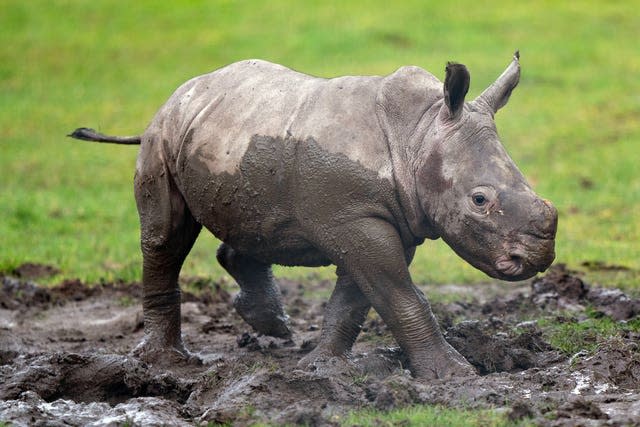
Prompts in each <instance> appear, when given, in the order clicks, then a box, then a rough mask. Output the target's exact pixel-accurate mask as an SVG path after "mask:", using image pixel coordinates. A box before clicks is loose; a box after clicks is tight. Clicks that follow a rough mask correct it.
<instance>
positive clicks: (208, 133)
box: [71, 52, 557, 378]
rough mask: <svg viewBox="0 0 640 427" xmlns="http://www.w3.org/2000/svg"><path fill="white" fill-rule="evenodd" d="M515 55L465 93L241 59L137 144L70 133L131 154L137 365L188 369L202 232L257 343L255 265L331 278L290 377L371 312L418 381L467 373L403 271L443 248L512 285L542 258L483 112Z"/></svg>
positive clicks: (261, 326) (461, 69)
mask: <svg viewBox="0 0 640 427" xmlns="http://www.w3.org/2000/svg"><path fill="white" fill-rule="evenodd" d="M519 76H520V65H519V55H518V53H517V52H516V55H515V56H514V58H513V61H512V62H511V63H510V65H509V66H508V67H507V69H506V70H505V71H504V73H503V74H502V75H501V76H500V77H499V78H498V79H497V80H496V81H495V82H494V83H493V84H492V85H491V86H490V87H489V88H487V89H486V90H485V91H484V92H483V93H482V94H481V95H480V96H479V97H477V98H476V99H475V100H473V101H471V102H465V95H466V93H467V90H468V88H469V81H470V77H469V73H468V71H467V69H466V67H465V66H464V65H461V64H453V63H449V64H448V65H447V67H446V78H445V81H444V85H443V84H442V83H441V82H440V81H439V80H438V79H437V78H435V77H434V76H433V75H431V74H430V73H428V72H426V71H424V70H422V69H421V68H418V67H402V68H400V69H399V70H397V71H396V72H394V73H393V74H391V75H388V76H386V77H379V76H359V77H354V76H346V77H338V78H332V79H323V78H317V77H312V76H308V75H305V74H302V73H298V72H296V71H293V70H290V69H288V68H285V67H283V66H280V65H276V64H271V63H268V62H264V61H258V60H250V61H242V62H238V63H235V64H231V65H229V66H226V67H224V68H221V69H219V70H216V71H214V72H212V73H210V74H206V75H203V76H200V77H196V78H194V79H191V80H189V81H188V82H186V83H184V84H183V85H182V86H181V87H180V88H178V89H177V91H176V92H175V93H174V94H173V95H172V96H171V97H170V98H169V100H168V101H167V103H166V104H164V106H162V108H161V109H160V111H159V112H158V113H157V114H156V116H155V117H154V119H153V121H152V122H151V124H150V125H149V127H148V128H147V129H146V131H145V132H144V134H143V135H141V136H134V137H113V136H106V135H102V134H99V133H97V132H95V131H93V130H90V129H86V128H80V129H78V130H76V131H75V132H74V133H73V134H72V135H71V136H73V137H75V138H78V139H85V140H91V141H102V142H112V143H122V144H141V147H140V153H139V156H138V160H137V164H136V174H135V180H134V181H135V198H136V203H137V207H138V212H139V215H140V225H141V247H142V254H143V277H142V281H143V288H144V299H143V309H144V323H145V338H144V340H143V342H142V343H141V344H140V345H139V346H138V347H137V349H136V353H137V354H138V355H139V356H140V357H143V358H145V359H146V360H150V361H162V360H165V361H166V360H175V359H176V358H178V359H188V358H190V357H192V356H191V354H190V353H189V352H188V351H187V350H186V349H185V347H184V345H183V343H182V339H181V332H180V290H179V287H178V275H179V272H180V269H181V266H182V263H183V261H184V259H185V257H186V256H187V254H188V253H189V251H190V249H191V247H192V245H193V243H194V241H195V240H196V237H197V236H198V233H199V232H200V230H201V228H202V226H204V227H206V228H207V229H208V230H209V231H211V232H212V233H213V234H214V235H215V236H216V237H217V238H218V239H220V240H221V241H222V242H223V243H222V244H221V246H220V248H219V250H218V254H217V258H218V261H219V262H220V264H221V265H222V266H223V267H224V268H225V269H226V270H227V271H228V272H229V274H230V275H231V276H233V277H234V279H235V280H236V281H237V282H238V285H239V286H240V293H239V295H238V297H237V298H236V299H235V301H234V306H235V308H236V310H237V311H238V313H239V314H240V315H241V316H242V317H243V318H244V319H245V320H246V321H247V322H248V323H249V324H250V325H251V326H253V327H254V328H255V329H256V330H257V331H258V332H261V333H263V334H268V335H273V336H276V337H289V336H290V335H291V331H290V329H289V325H288V323H287V316H286V314H285V311H284V309H283V306H282V302H281V300H280V296H279V295H280V294H279V289H278V287H277V285H276V282H275V281H274V278H273V275H272V272H271V265H272V264H280V265H287V266H321V265H329V264H333V265H335V266H336V271H337V276H338V279H337V283H336V287H335V289H334V291H333V294H332V295H331V298H330V300H329V303H328V305H327V308H326V313H325V318H324V323H323V327H322V332H321V338H320V342H319V344H318V346H317V347H316V348H315V350H314V351H313V352H312V353H310V354H309V355H307V356H306V357H305V358H304V359H303V360H302V361H301V364H302V365H303V366H306V365H309V364H310V363H313V362H314V361H316V360H322V359H323V358H326V357H332V356H347V355H348V353H349V351H350V349H351V347H352V345H353V343H354V341H355V339H356V337H357V335H358V333H359V332H360V329H361V325H362V323H363V321H364V319H365V316H366V315H367V312H368V311H369V309H370V308H371V307H373V308H374V309H375V310H376V311H377V312H378V313H379V314H380V316H381V317H382V318H383V319H384V321H385V322H386V324H387V325H388V326H389V328H390V329H391V331H392V332H393V335H394V337H395V339H396V340H397V342H398V344H399V345H400V346H401V347H402V348H403V349H404V351H405V352H406V353H407V354H408V356H409V360H410V364H411V366H410V368H411V371H412V372H413V374H414V375H415V376H417V377H424V378H443V377H449V376H452V375H470V374H472V373H473V372H474V371H473V368H472V367H471V365H469V363H468V362H467V361H466V360H465V359H464V358H463V357H462V356H461V355H460V354H459V353H458V352H457V351H455V350H454V349H453V348H452V347H451V346H450V345H449V344H448V343H447V342H446V341H445V339H444V337H443V335H442V333H441V332H440V329H439V327H438V324H437V323H436V320H435V318H434V316H433V314H432V311H431V308H430V306H429V303H428V301H427V299H426V298H425V296H424V295H423V293H422V292H421V291H420V290H419V289H418V288H416V286H414V284H413V283H412V280H411V276H410V274H409V269H408V266H409V264H410V263H411V260H412V258H413V254H414V252H415V248H416V246H417V245H419V244H421V243H422V242H423V241H424V240H425V239H437V238H440V237H441V238H443V239H444V241H445V242H446V243H447V244H448V245H449V246H451V248H452V249H453V250H454V251H455V252H456V253H457V254H459V255H460V256H461V257H462V258H464V259H465V260H466V261H468V262H469V263H470V264H472V265H473V266H475V267H477V268H479V269H480V270H482V271H484V272H485V273H487V274H488V275H489V276H491V277H496V278H499V279H503V280H522V279H526V278H529V277H531V276H533V275H534V274H536V273H537V272H539V271H544V270H545V269H546V268H547V267H548V266H549V265H550V264H551V262H552V261H553V259H554V256H555V255H554V241H555V233H556V224H557V213H556V210H555V208H554V207H553V205H552V204H551V203H550V202H548V201H545V200H542V199H540V198H539V197H538V196H537V195H536V194H535V193H534V192H533V191H532V189H531V188H530V186H529V185H528V184H527V182H526V180H525V178H524V177H523V176H522V174H521V173H520V171H519V170H518V169H517V167H516V166H515V164H514V163H513V161H512V160H511V159H510V157H509V156H508V154H507V153H506V151H505V149H504V148H503V146H502V145H501V143H500V141H499V138H498V135H497V131H496V127H495V123H494V119H493V116H494V114H495V113H496V112H497V111H498V109H499V108H501V107H502V106H504V105H505V104H506V102H507V100H508V98H509V96H510V94H511V91H512V90H513V89H514V88H515V87H516V85H517V83H518V80H519Z"/></svg>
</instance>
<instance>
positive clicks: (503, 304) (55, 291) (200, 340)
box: [0, 266, 640, 426]
mask: <svg viewBox="0 0 640 427" xmlns="http://www.w3.org/2000/svg"><path fill="white" fill-rule="evenodd" d="M23 270H24V271H25V273H24V274H17V272H16V271H17V270H16V271H14V272H11V274H8V275H4V276H0V421H5V422H8V423H11V424H12V425H91V426H110V425H123V424H128V425H177V426H180V425H194V424H207V423H209V422H213V423H229V424H232V425H249V424H252V423H255V422H258V421H262V422H269V423H273V424H275V425H281V424H287V423H288V424H306V425H339V424H340V422H341V420H344V417H345V414H346V413H348V412H349V411H352V410H357V409H362V408H377V409H381V410H390V409H393V408H399V407H403V406H408V405H415V404H439V405H445V406H448V407H459V408H467V409H469V408H493V409H497V410H500V411H503V412H504V413H505V414H507V416H508V417H509V419H512V420H519V419H529V420H530V422H532V423H533V424H539V425H558V426H564V425H638V424H640V349H639V345H640V337H638V336H635V335H633V333H630V334H629V335H628V336H617V337H615V338H613V337H612V338H611V339H609V340H605V341H604V342H602V343H600V345H599V346H598V349H597V350H596V351H594V352H590V353H587V352H581V353H578V354H575V355H566V354H562V353H561V352H560V351H558V350H557V349H555V348H554V347H553V346H552V345H551V344H550V343H549V342H548V341H547V340H546V338H545V334H544V333H543V330H542V329H541V328H540V326H539V324H538V322H537V319H541V318H544V317H549V316H557V315H558V313H574V314H576V316H577V318H579V317H580V315H581V314H582V313H585V312H586V310H590V313H591V315H593V313H594V312H595V313H600V314H601V315H602V316H610V317H611V318H612V319H614V320H616V321H621V322H626V321H629V320H632V319H637V318H638V316H639V315H640V300H638V299H634V298H631V297H629V296H627V295H625V294H623V293H622V292H620V291H618V290H612V289H604V288H599V287H595V286H590V285H589V284H587V283H584V282H583V281H582V280H581V279H580V277H579V276H578V275H576V274H574V273H573V272H570V271H567V270H566V269H564V268H562V267H561V266H560V267H554V268H553V269H551V270H550V271H549V272H548V273H547V274H545V275H543V276H540V277H538V278H536V279H533V280H532V281H529V282H527V283H525V284H524V285H518V286H516V287H514V285H513V284H502V283H492V284H487V285H484V288H483V289H482V292H478V288H479V287H480V286H483V285H476V286H473V287H465V286H450V287H449V288H450V289H451V292H452V295H459V296H460V299H459V301H454V302H449V303H434V304H433V309H434V312H435V313H436V316H437V317H438V319H439V321H440V323H441V326H442V329H443V331H445V335H446V337H447V339H448V340H449V342H450V343H451V344H452V345H453V346H454V347H455V348H456V349H458V351H460V352H461V353H462V354H463V355H464V356H465V357H466V358H467V359H468V360H469V361H470V362H471V363H472V364H473V365H474V367H475V368H476V370H477V371H478V374H479V375H478V376H477V377H475V378H454V379H450V380H437V381H429V382H420V381H417V380H415V379H413V378H411V376H410V374H409V372H408V371H407V370H406V369H405V368H406V366H407V365H406V363H407V360H406V358H405V357H404V355H403V353H402V351H401V350H399V349H398V348H397V347H396V345H395V342H394V340H393V338H392V337H391V334H390V333H389V331H387V328H386V326H385V325H384V322H382V320H381V319H380V318H379V317H378V316H377V315H376V314H375V313H374V312H373V311H372V312H371V313H370V314H369V316H368V317H367V320H366V322H365V324H364V328H363V333H362V334H361V335H360V337H359V338H358V341H357V343H356V345H355V347H354V352H353V357H352V358H351V359H349V360H344V359H339V358H335V359H329V360H323V361H319V362H318V363H316V364H315V366H313V367H312V369H311V370H304V371H303V370H299V369H298V368H297V366H296V364H297V362H298V360H299V359H300V358H301V357H303V356H304V355H305V354H307V353H308V352H310V351H311V350H312V349H313V348H314V347H315V345H316V343H317V341H318V338H319V336H320V326H321V324H322V311H323V305H324V303H325V301H326V300H325V299H324V298H322V297H320V296H318V295H326V294H327V291H328V290H329V289H331V287H332V286H333V284H332V283H330V282H326V281H313V280H310V281H308V283H305V284H304V285H302V284H300V283H296V282H292V281H286V280H281V281H280V287H281V290H282V294H283V301H284V302H285V305H286V307H287V311H288V313H289V314H290V315H291V319H290V320H291V327H292V329H293V331H294V335H293V339H290V340H284V339H276V338H271V337H266V336H260V335H258V334H256V333H255V332H254V331H252V330H251V327H250V326H248V325H247V324H246V323H244V322H243V321H242V319H241V318H240V317H239V316H238V315H237V314H236V313H235V311H234V310H233V307H232V299H233V295H231V294H230V293H229V292H228V291H227V290H225V287H222V286H220V285H219V284H216V283H213V282H208V281H202V280H190V281H185V283H183V285H186V286H184V287H186V288H187V289H192V290H194V291H193V292H183V302H182V321H183V333H184V335H185V344H186V345H187V346H188V347H189V348H190V349H191V350H193V351H198V352H199V353H200V355H201V356H202V358H203V360H204V362H205V363H204V364H202V365H176V366H152V365H148V364H145V363H143V362H141V361H140V360H138V359H136V358H134V357H132V356H130V355H129V352H130V350H131V349H132V348H133V347H134V346H135V345H136V344H137V343H138V342H139V340H140V339H141V337H142V326H143V325H142V312H141V304H140V297H141V288H140V285H139V284H135V283H134V284H125V283H115V284H101V285H93V286H87V285H86V284H83V283H81V282H79V281H65V282H63V283H61V284H59V285H57V286H54V287H48V288H45V287H42V286H40V285H38V284H37V278H38V277H41V276H38V275H39V274H55V273H54V272H53V270H50V269H48V268H45V267H37V266H36V267H34V266H30V267H28V268H27V267H25V268H24V269H23ZM30 271H34V272H36V273H37V274H35V275H34V274H31V273H30V274H26V272H30ZM43 272H44V273H43ZM186 282H189V283H186ZM443 288H444V289H446V288H447V287H441V288H440V289H437V288H433V289H430V288H429V287H426V286H425V287H424V291H425V293H426V294H427V295H429V293H430V292H440V293H441V292H442V289H443ZM234 292H235V291H234ZM479 295H482V298H481V297H480V296H479ZM451 299H454V298H447V300H451Z"/></svg>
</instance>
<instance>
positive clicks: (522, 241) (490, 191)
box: [416, 52, 558, 281]
mask: <svg viewBox="0 0 640 427" xmlns="http://www.w3.org/2000/svg"><path fill="white" fill-rule="evenodd" d="M519 78H520V64H519V54H518V53H517V52H516V54H515V56H514V58H513V61H512V62H511V64H510V65H509V66H508V67H507V69H506V70H505V71H504V73H503V74H502V75H501V76H500V77H499V78H498V79H497V80H496V81H495V82H494V83H493V84H492V85H491V86H490V87H489V88H487V89H486V90H485V91H484V92H483V93H482V94H481V95H480V96H478V97H477V98H476V99H475V100H473V101H471V102H465V99H464V98H465V95H466V93H467V90H468V88H469V81H470V77H469V72H468V71H467V69H466V67H465V66H464V65H461V64H452V63H449V64H448V65H447V68H446V78H445V83H444V97H443V99H442V100H441V101H440V105H439V109H438V110H437V111H436V112H435V113H434V119H433V122H432V126H431V131H430V132H429V134H428V135H426V136H425V139H428V140H429V143H428V144H427V143H425V144H424V145H423V146H424V147H428V148H427V150H426V152H424V153H423V155H422V156H421V162H420V164H419V165H418V166H417V174H416V190H417V193H418V194H417V195H418V199H419V202H420V204H421V206H422V209H423V211H424V213H425V214H426V216H427V218H428V220H429V221H430V222H431V224H432V227H434V228H435V231H436V233H437V234H438V235H439V236H441V237H442V238H443V240H444V241H445V242H446V243H447V244H448V245H449V246H450V247H451V248H452V249H453V250H454V251H455V252H456V253H457V254H458V255H460V256H461V257H462V258H463V259H465V260H466V261H467V262H469V263H470V264H471V265H473V266H474V267H476V268H478V269H480V270H482V271H483V272H485V273H486V274H488V275H489V276H491V277H495V278H498V279H502V280H509V281H516V280H524V279H527V278H529V277H531V276H533V275H535V274H536V273H537V272H539V271H544V270H546V269H547V268H548V267H549V265H551V263H552V262H553V259H554V257H555V253H554V245H555V234H556V227H557V219H558V215H557V212H556V209H555V208H554V206H553V205H552V204H551V202H549V201H547V200H543V199H541V198H540V197H538V196H537V195H536V193H535V192H534V191H533V190H532V189H531V187H530V186H529V184H528V183H527V181H526V179H525V178H524V176H523V175H522V173H521V172H520V171H519V170H518V168H517V167H516V165H515V164H514V162H513V160H512V159H511V158H510V157H509V155H508V154H507V152H506V151H505V149H504V147H503V146H502V144H501V142H500V139H499V137H498V133H497V131H496V126H495V122H494V118H493V117H494V114H495V113H496V112H497V111H498V110H499V109H500V108H501V107H503V106H504V105H505V104H506V103H507V101H508V99H509V96H510V95H511V92H512V90H513V89H514V88H515V87H516V85H517V84H518V80H519ZM425 142H426V141H425Z"/></svg>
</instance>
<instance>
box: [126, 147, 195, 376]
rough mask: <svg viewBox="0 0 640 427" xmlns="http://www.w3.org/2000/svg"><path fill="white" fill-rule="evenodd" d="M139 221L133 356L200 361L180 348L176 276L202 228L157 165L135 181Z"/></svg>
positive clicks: (149, 164)
mask: <svg viewBox="0 0 640 427" xmlns="http://www.w3.org/2000/svg"><path fill="white" fill-rule="evenodd" d="M134 185H135V196H136V203H137V207H138V213H139V215H140V230H141V233H140V235H141V238H140V240H141V245H140V246H141V249H142V256H143V264H142V287H143V301H142V308H143V316H144V339H143V341H142V342H141V343H140V344H139V345H138V346H137V347H136V349H135V350H134V351H133V354H134V355H136V356H138V357H140V358H141V359H143V360H145V361H147V362H154V363H159V364H170V363H175V362H179V361H185V360H186V361H194V362H197V361H199V358H197V357H196V356H193V355H192V354H191V353H189V352H188V351H187V349H186V348H185V347H184V345H183V342H182V334H181V324H180V287H179V285H178V276H179V274H180V269H181V268H182V263H183V262H184V260H185V258H186V256H187V254H188V253H189V251H190V250H191V247H192V246H193V244H194V242H195V240H196V238H197V237H198V234H199V232H200V230H201V228H202V226H201V225H200V224H199V223H198V222H197V221H196V220H195V219H194V217H193V216H192V214H191V212H190V211H189V209H188V207H187V206H186V203H185V202H184V199H183V198H182V195H181V194H180V192H179V191H178V189H177V188H176V187H175V184H174V182H173V179H172V178H171V176H170V174H169V172H168V171H167V170H166V168H165V167H164V166H163V165H162V164H161V163H160V161H159V160H155V159H153V158H152V159H151V160H149V161H148V162H146V163H143V165H142V168H141V169H140V170H138V171H137V172H136V177H135V179H134Z"/></svg>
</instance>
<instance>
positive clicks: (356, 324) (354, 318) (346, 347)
mask: <svg viewBox="0 0 640 427" xmlns="http://www.w3.org/2000/svg"><path fill="white" fill-rule="evenodd" d="M370 308H371V304H370V303H369V300H368V299H367V298H366V297H365V296H364V294H363V293H362V292H361V291H360V288H358V285H357V284H356V283H355V282H354V281H353V279H352V278H351V277H350V276H348V275H345V274H342V273H341V272H340V270H339V269H338V280H337V282H336V287H335V288H334V290H333V293H332V294H331V298H329V302H328V303H327V307H326V309H325V312H324V320H323V323H322V332H321V335H320V341H319V342H318V345H317V346H316V348H315V349H314V350H313V351H312V352H311V353H309V354H308V355H306V356H305V357H303V358H302V359H301V360H300V362H299V363H298V366H299V367H300V368H312V367H316V368H317V367H318V366H317V364H322V363H323V362H326V361H327V359H331V358H333V357H341V358H348V356H349V354H350V352H351V347H353V343H354V342H355V341H356V338H357V337H358V334H359V333H360V330H361V329H362V324H363V323H364V320H365V318H366V316H367V313H368V312H369V309H370Z"/></svg>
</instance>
